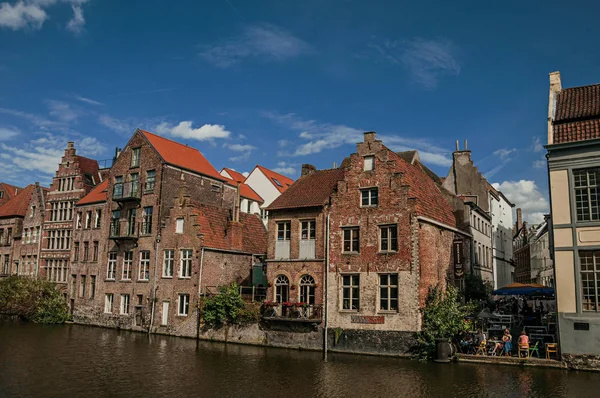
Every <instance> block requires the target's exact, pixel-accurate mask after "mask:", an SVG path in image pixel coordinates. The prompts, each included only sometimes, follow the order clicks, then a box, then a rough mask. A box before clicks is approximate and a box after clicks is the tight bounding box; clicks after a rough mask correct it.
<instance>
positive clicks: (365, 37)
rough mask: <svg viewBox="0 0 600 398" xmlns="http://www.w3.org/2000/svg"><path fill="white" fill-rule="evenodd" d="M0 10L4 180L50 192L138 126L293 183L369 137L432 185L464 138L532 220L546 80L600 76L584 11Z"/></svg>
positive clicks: (81, 0)
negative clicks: (70, 155)
mask: <svg viewBox="0 0 600 398" xmlns="http://www.w3.org/2000/svg"><path fill="white" fill-rule="evenodd" d="M487 3H490V2H481V1H464V2H446V1H437V2H431V1H421V2H418V3H417V2H410V3H409V2H399V1H370V2H365V1H358V0H355V1H345V0H337V1H329V0H320V1H311V0H305V1H302V2H300V1H291V0H289V1H286V0H276V1H275V0H274V1H258V0H257V1H252V2H249V1H241V0H213V1H182V0H178V1H171V2H166V1H158V0H146V1H134V0H131V1H121V0H118V1H117V0H22V1H8V2H2V1H1V0H0V149H1V151H0V156H2V158H3V168H2V171H0V180H2V181H7V182H12V183H15V184H19V185H25V184H26V183H29V182H33V181H41V182H42V183H45V184H48V183H49V181H50V179H51V177H52V175H53V173H54V171H55V169H56V163H57V162H58V160H59V158H60V155H61V154H62V152H63V149H64V147H65V146H66V141H67V140H74V141H75V142H76V147H77V148H78V151H79V152H80V153H81V154H83V155H87V156H90V157H93V158H96V159H108V158H111V157H112V154H113V153H114V148H115V147H116V146H123V145H125V143H126V142H127V139H128V137H129V136H130V135H131V134H132V132H133V131H134V130H135V128H137V127H141V128H145V129H148V130H150V131H153V132H155V133H158V134H161V135H164V136H167V137H169V138H172V139H175V140H178V141H180V142H184V143H186V144H188V145H192V146H194V147H196V148H198V149H199V150H200V151H201V152H203V153H204V154H205V156H206V157H207V158H208V159H209V160H210V161H211V162H212V163H213V165H214V166H215V167H216V168H218V169H220V168H221V167H223V166H228V167H232V168H234V169H236V170H238V171H242V172H243V171H250V170H251V169H252V168H253V166H254V165H255V164H257V163H260V164H262V165H264V166H266V167H269V168H272V169H275V170H277V171H280V172H283V173H284V174H288V175H290V176H292V177H297V176H298V173H299V170H300V166H301V164H302V163H312V164H315V165H316V166H317V167H319V168H328V167H331V166H332V164H333V162H338V163H339V162H341V160H342V159H343V158H344V157H345V156H346V155H347V154H349V153H351V152H353V150H354V143H356V142H357V141H359V140H362V132H363V131H367V130H374V131H376V132H377V133H378V136H379V137H380V138H382V139H383V140H384V143H385V144H386V145H388V146H389V147H391V148H393V149H397V150H405V149H413V148H416V149H418V150H419V151H420V154H421V159H422V160H423V161H424V163H426V164H427V165H428V166H430V167H431V168H432V169H433V170H434V171H436V172H437V173H438V174H440V175H442V176H445V175H446V174H447V171H448V167H449V165H450V159H451V152H452V150H453V149H454V141H455V140H457V139H459V140H461V147H462V145H463V144H462V142H463V140H464V139H468V142H469V149H471V150H472V157H473V159H474V161H475V163H476V164H477V165H478V166H479V168H480V170H481V171H482V172H483V173H484V174H485V175H486V176H487V177H488V179H489V180H490V182H495V183H498V184H500V188H501V189H502V190H503V192H505V193H506V194H507V196H509V197H511V198H512V199H513V201H515V202H516V204H517V205H518V206H521V207H523V208H524V210H525V214H526V217H528V218H530V219H531V220H539V218H540V216H541V214H543V212H547V211H548V204H547V200H546V197H547V176H546V166H545V162H543V160H544V153H545V151H544V150H543V148H542V146H541V145H543V144H544V143H545V140H546V134H547V133H546V115H547V101H548V73H549V72H551V71H554V70H560V72H561V74H562V78H563V86H564V87H571V86H577V85H584V84H591V83H595V82H597V81H598V80H600V77H599V76H598V72H597V71H598V70H599V68H598V67H599V66H600V52H599V51H596V50H594V48H595V47H596V40H595V38H597V37H600V32H599V30H600V25H599V24H598V23H597V15H598V13H599V12H600V5H599V4H594V2H592V1H589V2H577V1H574V2H570V3H565V2H558V1H557V2H553V1H547V2H544V3H543V6H541V4H534V3H536V2H516V1H515V2H511V1H505V2H502V4H501V5H490V4H487Z"/></svg>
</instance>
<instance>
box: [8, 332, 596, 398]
mask: <svg viewBox="0 0 600 398" xmlns="http://www.w3.org/2000/svg"><path fill="white" fill-rule="evenodd" d="M0 359H1V360H0V397H4V396H22V397H48V396H53V397H54V396H55V397H63V396H64V397H80V396H88V397H109V396H110V397H112V396H115V397H120V396H127V397H150V396H152V397H154V396H168V397H189V396H201V397H265V396H286V397H344V398H346V397H355V396H359V397H369V398H370V397H386V396H393V397H402V398H412V397H455V396H456V397H586V396H596V395H597V391H598V390H599V389H600V376H599V375H597V374H594V373H577V372H568V371H562V370H554V369H535V368H520V367H510V366H485V365H472V364H449V365H448V364H434V363H421V362H416V361H409V360H402V359H395V358H378V357H368V356H351V355H342V354H330V355H329V362H327V363H324V362H322V361H321V354H320V353H317V352H305V351H296V350H282V349H269V348H264V347H249V346H241V345H233V344H231V345H225V344H221V343H211V342H196V341H195V340H190V339H180V338H172V337H165V336H156V335H150V336H149V335H146V334H142V333H131V332H124V331H115V330H110V329H99V328H92V327H84V326H74V325H71V326H39V325H32V324H24V323H2V324H0Z"/></svg>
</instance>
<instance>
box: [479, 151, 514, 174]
mask: <svg viewBox="0 0 600 398" xmlns="http://www.w3.org/2000/svg"><path fill="white" fill-rule="evenodd" d="M518 152H519V150H518V149H517V148H510V149H508V148H500V149H497V150H495V151H494V152H493V155H494V156H496V157H498V159H499V161H500V162H499V163H498V164H497V165H496V166H495V167H494V168H493V169H491V170H489V171H488V172H486V173H485V174H484V177H485V178H487V179H490V178H492V177H493V176H495V175H496V174H498V172H499V171H500V170H502V169H503V168H504V167H505V166H506V165H507V164H508V163H510V162H511V161H512V160H513V156H512V155H513V154H517V153H518Z"/></svg>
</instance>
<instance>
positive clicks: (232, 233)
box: [227, 182, 244, 250]
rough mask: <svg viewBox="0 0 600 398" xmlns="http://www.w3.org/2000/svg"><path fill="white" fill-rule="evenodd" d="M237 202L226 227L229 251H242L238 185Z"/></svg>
mask: <svg viewBox="0 0 600 398" xmlns="http://www.w3.org/2000/svg"><path fill="white" fill-rule="evenodd" d="M236 197H237V200H236V202H235V203H236V204H235V208H234V209H233V218H232V220H231V221H229V225H227V236H228V238H229V245H230V247H231V250H242V249H243V247H244V246H243V228H242V223H241V222H240V183H239V182H238V185H237V194H236Z"/></svg>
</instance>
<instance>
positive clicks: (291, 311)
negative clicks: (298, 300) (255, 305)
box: [262, 304, 323, 323]
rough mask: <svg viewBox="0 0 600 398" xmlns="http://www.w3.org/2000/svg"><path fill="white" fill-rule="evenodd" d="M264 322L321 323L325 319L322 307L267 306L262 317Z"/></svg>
mask: <svg viewBox="0 0 600 398" xmlns="http://www.w3.org/2000/svg"><path fill="white" fill-rule="evenodd" d="M262 317H263V319H264V320H272V321H292V322H311V323H320V322H321V320H322V319H323V306H322V305H309V306H298V307H296V306H295V305H291V306H285V305H283V304H277V305H276V306H272V305H265V308H264V310H263V315H262Z"/></svg>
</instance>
